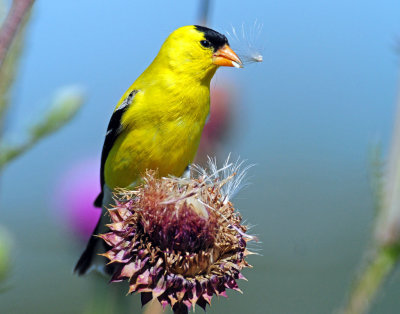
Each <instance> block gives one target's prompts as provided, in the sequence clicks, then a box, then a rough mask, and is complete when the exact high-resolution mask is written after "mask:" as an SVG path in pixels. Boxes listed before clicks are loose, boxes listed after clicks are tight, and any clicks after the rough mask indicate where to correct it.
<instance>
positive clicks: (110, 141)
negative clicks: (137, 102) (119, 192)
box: [94, 90, 138, 207]
mask: <svg viewBox="0 0 400 314" xmlns="http://www.w3.org/2000/svg"><path fill="white" fill-rule="evenodd" d="M137 92H138V91H137V90H133V91H132V92H130V93H129V95H128V97H126V98H125V99H124V101H123V102H122V103H121V105H120V106H119V107H118V108H117V110H115V111H114V113H113V115H112V116H111V119H110V122H109V123H108V127H107V133H106V138H105V139H104V144H103V151H102V152H101V167H100V184H101V192H100V194H99V196H97V198H96V200H95V201H94V206H96V207H101V206H102V202H103V196H104V193H103V186H104V166H105V164H106V160H107V157H108V154H109V153H110V151H111V148H112V147H113V145H114V143H115V141H116V140H117V138H118V136H119V135H120V134H121V132H122V125H121V118H122V115H123V114H124V113H125V111H126V110H127V109H128V107H129V105H130V104H131V103H132V101H133V97H134V96H135V95H136V94H137Z"/></svg>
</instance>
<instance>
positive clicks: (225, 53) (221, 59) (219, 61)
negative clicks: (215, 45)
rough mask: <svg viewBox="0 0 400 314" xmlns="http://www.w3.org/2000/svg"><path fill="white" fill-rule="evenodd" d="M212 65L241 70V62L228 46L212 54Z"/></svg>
mask: <svg viewBox="0 0 400 314" xmlns="http://www.w3.org/2000/svg"><path fill="white" fill-rule="evenodd" d="M213 63H214V64H216V65H220V66H225V67H235V68H243V64H242V61H241V60H240V59H239V57H238V56H237V54H236V53H234V51H233V50H232V49H231V47H229V46H228V45H225V46H223V47H222V48H219V49H218V50H217V52H215V53H214V54H213Z"/></svg>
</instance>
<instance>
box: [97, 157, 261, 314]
mask: <svg viewBox="0 0 400 314" xmlns="http://www.w3.org/2000/svg"><path fill="white" fill-rule="evenodd" d="M210 165H211V169H210V170H211V171H212V174H211V175H210V174H208V173H207V172H206V171H205V170H204V169H202V168H200V167H196V168H195V170H197V172H198V177H197V178H196V179H194V178H191V179H189V178H175V177H168V178H157V176H156V173H155V172H154V171H148V172H147V173H146V175H145V176H144V181H143V184H142V185H141V186H139V187H137V189H135V190H133V191H131V190H125V189H120V190H117V191H116V193H115V205H114V206H113V207H112V208H111V209H110V210H109V214H110V216H111V219H112V223H111V224H110V225H109V228H110V230H111V231H110V232H109V233H106V234H102V235H100V237H101V238H102V239H103V240H104V241H105V242H106V243H107V244H108V245H109V246H110V247H111V249H110V250H109V251H108V252H106V253H105V254H103V255H104V256H105V257H107V258H108V259H109V260H110V263H113V264H115V265H116V268H115V272H114V275H113V277H112V279H111V281H112V282H116V281H122V280H127V281H129V285H130V287H129V293H133V292H140V293H141V297H142V304H143V305H144V304H146V303H147V302H149V301H150V300H151V299H153V298H157V299H158V300H159V301H160V302H161V305H162V306H163V307H164V308H165V307H166V306H167V305H168V304H169V305H171V307H172V308H173V310H174V312H175V313H187V312H188V311H189V310H190V308H191V307H192V306H193V308H194V306H195V305H196V304H198V305H199V306H201V307H202V308H203V309H205V307H206V305H207V303H208V304H211V298H212V297H213V295H214V294H216V295H222V296H226V293H225V290H226V289H234V290H237V291H240V290H239V288H238V285H237V283H236V280H237V279H244V277H243V276H242V275H241V273H240V272H241V270H242V268H244V267H249V266H250V265H249V264H248V263H247V262H246V261H245V257H246V256H247V255H248V254H250V252H249V251H248V250H247V249H246V243H247V242H248V241H250V240H254V239H255V238H254V237H252V236H249V235H247V234H246V231H247V228H246V227H245V226H243V225H241V216H240V215H239V214H238V213H237V212H236V211H235V209H234V208H233V205H232V203H231V202H230V201H229V198H230V196H231V195H232V193H233V192H234V191H235V190H236V189H237V188H238V185H240V181H241V180H242V179H243V177H244V172H246V171H247V169H248V168H246V169H244V171H243V172H241V173H238V174H235V171H236V170H238V168H240V166H241V165H242V164H241V163H240V164H238V163H236V164H234V165H232V164H229V163H228V162H227V163H226V164H225V166H224V167H223V168H222V169H220V170H217V169H216V166H215V164H214V162H213V160H210ZM224 173H225V177H224V178H222V176H223V174H224Z"/></svg>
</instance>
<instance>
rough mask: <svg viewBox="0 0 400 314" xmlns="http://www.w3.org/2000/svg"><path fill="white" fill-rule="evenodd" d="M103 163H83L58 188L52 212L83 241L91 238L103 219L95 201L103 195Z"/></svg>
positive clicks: (71, 168) (86, 160)
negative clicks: (101, 189)
mask: <svg viewBox="0 0 400 314" xmlns="http://www.w3.org/2000/svg"><path fill="white" fill-rule="evenodd" d="M99 169H100V161H99V160H98V159H94V158H90V159H82V160H80V161H78V162H77V163H76V164H74V165H73V166H72V167H70V168H69V169H68V170H67V171H66V172H65V173H64V174H63V175H62V176H61V178H60V180H59V182H58V184H57V185H56V186H55V189H56V192H55V193H54V195H55V199H54V200H53V205H52V208H53V209H55V210H56V212H55V216H56V217H57V220H58V221H59V222H60V223H61V224H62V225H63V226H65V228H66V229H67V230H70V231H71V233H73V234H74V235H76V236H77V237H78V238H80V239H82V240H87V238H88V237H89V236H90V235H91V234H92V232H93V230H94V228H95V227H96V223H97V221H98V219H99V217H100V213H101V211H100V209H99V208H96V207H94V206H93V201H94V200H95V198H96V196H97V195H98V194H99V192H100V179H99Z"/></svg>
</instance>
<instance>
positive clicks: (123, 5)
mask: <svg viewBox="0 0 400 314" xmlns="http://www.w3.org/2000/svg"><path fill="white" fill-rule="evenodd" d="M198 4H199V3H198V1H168V2H167V1H151V2H145V1H112V2H110V1H45V0H43V1H38V2H37V3H36V4H35V7H34V11H33V15H32V19H31V25H30V28H29V31H28V33H27V39H26V49H25V53H24V57H23V59H22V62H21V66H20V71H19V76H18V79H17V81H16V83H15V85H14V89H13V92H12V95H13V98H12V108H11V110H10V113H9V116H8V121H7V135H8V136H10V137H11V138H13V137H15V138H16V139H18V136H16V135H15V134H19V133H20V132H22V131H23V130H24V129H25V127H26V126H27V125H29V123H30V121H32V118H33V117H35V116H38V115H40V113H42V112H43V111H44V110H45V108H46V104H47V101H48V100H49V97H50V96H51V95H52V93H53V92H54V90H55V89H57V88H59V87H60V86H63V85H67V84H81V85H83V86H84V87H85V88H86V94H87V102H86V104H85V106H84V107H83V109H82V110H81V111H80V113H79V115H78V116H77V118H76V119H74V120H73V122H72V123H70V124H69V125H68V126H67V127H65V128H63V129H62V130H61V131H60V132H58V133H57V134H55V135H53V136H51V137H49V138H48V139H46V140H45V141H43V142H41V143H40V144H39V145H37V146H36V147H35V148H34V149H32V150H31V151H30V152H29V153H27V154H25V155H24V156H23V157H21V158H19V159H18V160H17V161H15V162H14V163H12V164H11V165H10V166H9V167H8V168H7V169H6V171H4V173H3V176H2V179H1V190H0V197H1V199H0V205H1V213H2V214H1V216H0V217H1V218H0V223H1V224H2V225H4V226H6V227H7V229H8V230H9V231H10V232H11V234H12V236H13V237H14V249H13V261H14V263H13V264H14V265H13V269H12V274H11V275H10V278H9V280H8V281H9V285H10V289H9V290H8V291H7V292H6V293H3V294H0V308H3V309H4V313H81V312H82V311H83V309H84V308H85V304H86V303H87V299H88V298H89V295H90V293H89V290H90V289H91V288H92V286H91V285H90V283H89V281H90V279H85V278H83V279H82V278H77V277H75V276H72V275H71V269H72V266H73V264H74V262H75V260H76V258H77V257H78V255H79V252H80V250H81V249H82V247H83V244H82V243H76V242H74V240H73V239H72V238H71V237H70V235H69V234H68V232H66V231H65V230H63V228H61V227H60V226H59V225H57V224H56V223H55V222H54V219H53V217H52V214H51V211H52V209H51V208H49V203H50V202H49V199H50V198H51V197H52V196H51V193H54V188H53V187H54V184H55V182H57V178H59V177H60V176H61V175H62V174H63V172H64V171H65V169H67V168H68V167H69V166H70V165H71V164H73V163H75V162H76V161H77V160H80V159H81V158H84V157H86V156H98V155H99V154H100V152H101V146H102V143H103V138H104V133H105V128H106V125H107V123H108V119H109V117H110V115H111V112H112V111H113V109H114V106H115V104H116V102H117V101H118V99H119V98H120V96H121V95H122V94H123V92H124V91H125V90H126V89H127V87H129V86H130V84H131V83H132V82H133V81H134V79H135V78H136V77H137V76H138V75H139V74H140V73H141V72H142V71H143V70H144V69H145V68H146V67H147V65H148V64H149V63H150V62H151V60H152V59H153V58H154V57H155V55H156V53H157V51H158V49H159V47H160V46H161V44H162V42H163V40H164V39H165V38H166V37H167V36H168V34H169V33H170V32H171V31H173V30H174V29H176V28H178V27H180V26H183V25H188V24H195V23H198V14H197V13H198ZM399 12H400V3H399V2H398V1H380V2H377V1H321V0H319V1H307V2H304V1H254V0H248V1H245V2H244V1H235V0H231V1H226V0H220V1H218V2H217V1H215V2H213V3H212V7H211V12H210V21H209V25H210V26H211V27H212V28H214V29H216V30H220V31H222V32H223V31H226V30H230V26H231V25H236V26H240V25H241V24H242V23H245V24H246V25H252V24H253V22H254V21H255V19H257V20H258V21H259V22H260V23H262V24H263V31H262V33H261V36H260V37H259V38H258V40H257V44H258V45H259V46H260V47H264V51H263V55H264V62H263V63H261V64H253V65H249V66H248V67H246V68H244V69H242V70H236V69H220V70H219V71H218V73H217V75H216V77H215V78H214V80H213V82H212V89H213V88H215V87H216V86H218V84H223V82H224V81H225V80H229V81H230V82H234V84H235V87H236V89H237V91H236V92H237V94H238V95H239V97H240V105H239V106H238V108H237V110H238V112H239V115H238V118H236V120H235V126H234V133H233V136H232V137H231V138H230V140H229V141H228V142H227V143H225V146H224V147H225V150H226V152H232V153H233V154H234V155H235V156H238V155H240V156H241V157H243V158H245V159H248V160H249V162H251V163H255V164H256V167H254V168H253V169H252V170H251V173H250V174H251V182H252V184H251V185H250V186H249V187H248V188H247V189H245V190H244V191H242V192H241V193H240V194H239V195H238V198H237V200H236V205H237V207H238V208H239V209H240V210H241V212H242V214H243V216H245V218H246V220H247V221H248V222H249V223H252V224H254V225H255V226H254V227H253V229H252V231H253V232H254V233H256V234H258V236H259V238H260V239H261V240H262V243H260V244H259V245H258V247H259V248H260V249H261V252H260V253H261V254H262V255H261V256H253V257H251V258H250V263H251V264H252V265H253V266H254V268H253V269H251V270H246V271H245V272H244V275H245V276H246V277H247V278H248V280H249V281H248V282H240V287H241V289H242V290H243V291H244V294H243V295H240V294H238V293H230V294H229V299H227V300H225V299H215V300H213V306H212V307H211V309H210V310H209V313H308V314H310V313H332V312H333V311H334V310H337V309H338V308H339V307H340V305H341V304H342V303H343V302H344V299H345V295H346V293H347V292H348V289H349V286H350V283H351V280H352V278H353V275H354V272H355V271H356V270H357V267H358V265H359V262H360V261H361V256H362V252H363V250H364V249H365V248H366V246H367V244H368V239H369V233H370V228H371V226H372V218H373V199H372V190H371V188H370V180H371V172H372V169H371V164H370V156H371V154H370V153H371V150H373V149H374V147H375V146H376V143H377V142H380V143H381V145H382V147H383V151H384V153H385V152H386V151H387V149H388V147H389V143H390V138H391V130H392V126H393V125H392V124H393V117H394V111H395V103H396V95H397V92H398V91H397V87H398V68H399V58H398V54H396V45H397V44H398V39H399V36H400V35H399V34H400V19H399ZM399 289H400V275H399V273H398V272H396V273H395V274H394V276H393V277H392V278H391V279H390V280H389V281H388V282H387V284H386V285H385V289H384V292H383V293H381V294H380V297H379V298H378V300H377V301H376V302H375V303H374V306H373V311H372V313H395V312H396V311H395V310H394V309H396V308H397V309H398V308H399V306H400V301H399V297H398V291H399ZM396 291H397V292H396ZM199 310H200V309H199ZM131 313H136V311H135V310H134V309H132V310H131Z"/></svg>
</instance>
